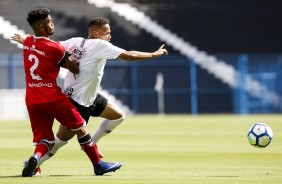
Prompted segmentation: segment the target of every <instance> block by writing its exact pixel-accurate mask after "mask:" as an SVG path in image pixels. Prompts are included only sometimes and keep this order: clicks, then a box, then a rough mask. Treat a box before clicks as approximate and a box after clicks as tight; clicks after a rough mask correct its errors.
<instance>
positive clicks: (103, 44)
mask: <svg viewBox="0 0 282 184" xmlns="http://www.w3.org/2000/svg"><path fill="white" fill-rule="evenodd" d="M88 34H89V35H88V38H87V39H85V38H82V37H75V38H71V39H68V40H66V41H63V42H61V43H62V44H63V45H64V47H65V50H66V51H68V52H69V53H71V54H72V55H71V57H72V59H73V60H74V61H75V62H76V63H77V64H78V65H79V70H80V73H79V74H77V75H73V74H72V73H70V72H68V73H67V76H66V78H65V81H64V88H65V90H64V91H65V94H66V95H67V96H68V97H69V99H70V100H71V102H72V103H73V104H74V105H75V106H76V108H77V109H78V111H79V112H80V114H81V116H82V117H83V118H84V119H85V121H86V122H88V120H89V118H90V116H94V117H102V118H104V120H103V121H102V123H101V124H100V126H99V127H98V129H97V130H96V131H95V132H94V134H93V135H92V139H93V142H94V143H97V142H98V141H99V140H100V139H101V138H102V137H103V136H105V135H107V134H109V133H110V132H111V131H112V130H113V129H115V128H116V127H117V126H118V125H120V124H121V123H122V122H123V121H124V119H125V114H124V112H123V111H122V110H121V109H120V108H119V107H117V106H116V105H114V104H113V103H112V102H110V101H108V100H107V99H106V98H105V97H103V96H102V95H101V94H99V86H100V83H101V80H102V77H103V74H104V67H105V65H106V61H107V59H116V58H120V59H122V60H125V61H141V60H147V59H152V58H157V57H160V56H163V55H167V54H168V52H167V50H166V49H165V48H164V45H162V46H161V47H160V48H159V49H158V50H156V51H155V52H140V51H126V50H124V49H122V48H119V47H117V46H114V45H112V44H111V43H110V39H111V29H110V25H109V20H108V19H106V18H103V17H94V18H92V19H91V20H90V21H89V24H88ZM66 131H67V130H66V129H65V128H63V127H60V128H59V130H58V132H57V137H59V136H60V137H62V136H61V135H64V140H60V139H58V138H57V137H56V140H55V146H54V147H53V148H52V150H51V151H49V153H48V154H46V156H45V157H42V158H41V160H40V163H39V164H38V166H39V165H40V164H42V163H43V162H44V161H45V160H47V159H49V158H50V157H51V156H53V155H54V154H55V153H56V152H57V150H58V149H60V148H61V147H62V146H64V145H65V144H67V142H68V141H66V140H70V139H71V138H72V137H73V136H74V135H73V133H72V132H71V131H68V132H66ZM100 157H103V155H102V154H101V153H100Z"/></svg>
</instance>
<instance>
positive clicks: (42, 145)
mask: <svg viewBox="0 0 282 184" xmlns="http://www.w3.org/2000/svg"><path fill="white" fill-rule="evenodd" d="M48 151H49V144H48V143H46V142H39V143H38V144H37V145H36V147H35V150H34V154H37V155H38V156H39V158H41V157H42V156H43V155H45V154H46V153H47V152H48Z"/></svg>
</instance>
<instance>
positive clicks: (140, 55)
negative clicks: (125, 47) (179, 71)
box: [119, 44, 168, 61]
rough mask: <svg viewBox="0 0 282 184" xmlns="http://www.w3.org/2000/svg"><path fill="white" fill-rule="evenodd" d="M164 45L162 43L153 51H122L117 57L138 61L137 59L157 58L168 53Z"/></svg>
mask: <svg viewBox="0 0 282 184" xmlns="http://www.w3.org/2000/svg"><path fill="white" fill-rule="evenodd" d="M164 46H165V45H164V44H163V45H162V46H160V48H159V49H158V50H156V51H155V52H139V51H124V52H122V53H121V54H120V55H119V58H120V59H123V60H126V61H138V60H145V59H152V58H157V57H160V56H162V55H167V54H168V52H167V50H166V49H165V48H164Z"/></svg>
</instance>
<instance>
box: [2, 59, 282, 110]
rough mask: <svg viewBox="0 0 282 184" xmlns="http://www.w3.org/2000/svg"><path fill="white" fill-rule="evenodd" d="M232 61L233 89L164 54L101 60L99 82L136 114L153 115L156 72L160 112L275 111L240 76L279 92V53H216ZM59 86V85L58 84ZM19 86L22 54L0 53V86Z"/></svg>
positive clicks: (281, 75)
mask: <svg viewBox="0 0 282 184" xmlns="http://www.w3.org/2000/svg"><path fill="white" fill-rule="evenodd" d="M217 57H218V58H219V59H220V60H223V61H225V62H226V63H227V64H230V65H233V66H234V67H235V68H236V69H237V71H238V73H239V75H238V79H237V81H238V87H237V88H234V89H231V88H230V87H229V86H227V85H226V84H223V83H222V82H221V81H219V80H218V79H217V78H215V77H214V76H213V75H211V74H210V73H208V72H207V71H205V70H203V69H201V68H200V67H199V66H197V65H196V64H195V63H194V62H193V61H192V60H190V59H188V58H186V57H184V56H181V55H168V56H166V57H162V58H157V59H154V60H151V61H144V62H125V61H120V60H116V61H111V60H109V61H107V65H106V67H105V75H104V77H103V80H102V86H103V88H104V89H106V90H108V91H109V92H110V93H111V94H113V95H115V96H116V97H117V98H118V99H120V100H121V101H123V103H125V104H127V105H128V106H129V107H130V108H131V109H132V110H133V111H134V112H136V113H158V105H157V104H158V103H157V101H158V98H157V92H156V91H155V89H154V86H155V83H156V75H157V73H158V72H161V73H163V76H164V99H165V100H164V104H165V113H191V114H193V115H196V114H203V113H236V114H250V113H280V112H281V111H282V110H281V108H280V107H273V106H271V105H270V104H268V103H266V102H265V101H264V100H262V99H258V98H255V97H252V96H250V95H249V94H248V93H246V91H245V90H244V89H246V88H247V86H246V83H245V80H244V78H245V76H246V75H250V76H251V77H252V78H253V79H255V80H257V81H258V82H259V83H261V84H262V85H264V86H266V87H267V88H268V89H269V90H271V91H273V92H275V93H277V94H278V95H279V97H281V95H282V85H280V83H281V81H282V72H281V71H282V70H281V69H282V56H280V55H274V54H269V55H261V54H240V55H238V54H221V55H217ZM61 87H62V86H61ZM14 88H25V83H24V69H23V62H22V55H21V54H18V53H15V54H0V89H14Z"/></svg>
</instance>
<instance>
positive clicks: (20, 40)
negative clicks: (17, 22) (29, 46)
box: [11, 34, 25, 44]
mask: <svg viewBox="0 0 282 184" xmlns="http://www.w3.org/2000/svg"><path fill="white" fill-rule="evenodd" d="M11 40H13V41H16V42H18V43H20V44H23V42H24V40H25V37H23V36H22V35H19V34H14V35H13V36H11Z"/></svg>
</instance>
